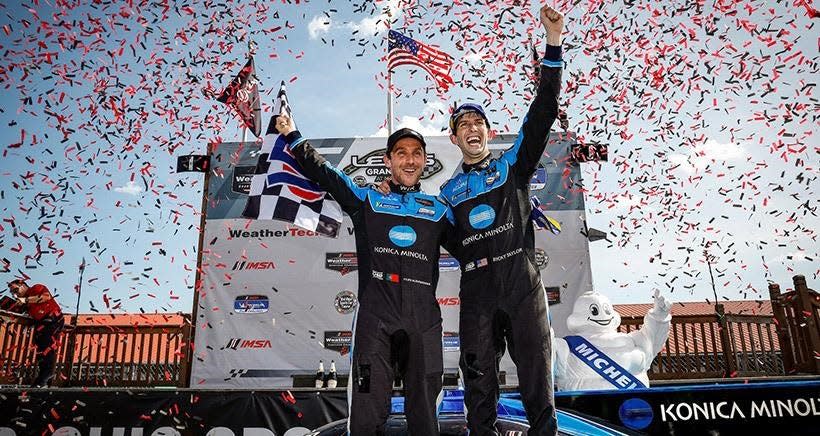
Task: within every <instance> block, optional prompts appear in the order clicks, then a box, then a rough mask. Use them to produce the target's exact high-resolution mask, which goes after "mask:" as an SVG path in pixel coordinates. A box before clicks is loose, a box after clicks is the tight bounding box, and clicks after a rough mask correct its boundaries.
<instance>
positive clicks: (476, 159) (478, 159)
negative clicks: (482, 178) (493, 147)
mask: <svg viewBox="0 0 820 436" xmlns="http://www.w3.org/2000/svg"><path fill="white" fill-rule="evenodd" d="M489 155H490V150H486V151H485V152H484V153H482V154H481V155H480V156H478V157H469V156H462V160H463V161H464V163H465V164H467V165H472V164H476V163H479V162H481V161H483V160H484V159H486V158H487V156H489Z"/></svg>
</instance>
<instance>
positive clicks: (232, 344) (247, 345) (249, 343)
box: [223, 338, 273, 350]
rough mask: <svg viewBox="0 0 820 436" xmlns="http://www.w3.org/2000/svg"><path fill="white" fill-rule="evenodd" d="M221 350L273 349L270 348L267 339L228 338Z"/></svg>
mask: <svg viewBox="0 0 820 436" xmlns="http://www.w3.org/2000/svg"><path fill="white" fill-rule="evenodd" d="M223 348H224V349H225V350H245V349H263V348H273V346H271V343H270V340H268V339H243V338H230V339H228V343H227V344H225V346H224V347H223Z"/></svg>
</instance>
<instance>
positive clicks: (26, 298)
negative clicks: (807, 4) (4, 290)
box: [8, 279, 65, 387]
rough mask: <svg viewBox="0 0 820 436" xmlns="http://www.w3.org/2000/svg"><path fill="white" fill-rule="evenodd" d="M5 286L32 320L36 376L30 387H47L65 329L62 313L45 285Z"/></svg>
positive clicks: (16, 282) (20, 283) (17, 282)
mask: <svg viewBox="0 0 820 436" xmlns="http://www.w3.org/2000/svg"><path fill="white" fill-rule="evenodd" d="M8 286H9V290H10V291H11V293H12V294H14V296H15V297H16V298H17V301H19V302H20V303H21V304H23V305H25V307H26V311H27V312H28V315H29V316H30V317H31V318H32V319H33V320H34V346H35V348H36V349H37V352H36V361H37V366H38V372H37V377H36V378H35V379H34V382H33V383H32V384H31V386H32V387H46V386H48V385H49V383H51V379H52V378H53V377H54V369H55V366H56V363H57V352H58V351H59V348H60V340H59V339H60V332H61V331H62V330H63V327H64V326H65V319H64V318H63V311H62V309H60V305H59V304H57V301H56V300H55V299H54V297H53V296H52V295H51V292H49V290H48V288H47V287H45V285H42V284H39V283H38V284H36V285H34V286H31V287H29V285H28V283H26V281H25V280H20V279H17V280H13V281H11V282H9V284H8Z"/></svg>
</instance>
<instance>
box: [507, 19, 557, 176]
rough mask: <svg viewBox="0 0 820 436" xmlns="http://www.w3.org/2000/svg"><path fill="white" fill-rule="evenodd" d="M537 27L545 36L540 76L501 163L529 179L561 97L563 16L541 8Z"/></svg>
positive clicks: (542, 150) (553, 120) (536, 164)
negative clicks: (527, 108) (541, 28)
mask: <svg viewBox="0 0 820 436" xmlns="http://www.w3.org/2000/svg"><path fill="white" fill-rule="evenodd" d="M540 15H541V24H542V25H543V26H544V29H545V30H546V32H547V49H546V52H545V55H544V59H543V60H541V67H540V70H541V75H540V78H539V81H538V90H537V91H536V95H535V99H534V100H533V102H532V104H531V105H530V109H529V111H528V112H527V116H526V117H525V118H524V122H523V124H522V125H521V129H520V130H519V132H518V137H517V138H516V140H515V143H514V144H513V146H512V148H510V149H509V150H507V151H506V152H504V155H503V156H502V159H504V160H507V161H508V162H509V163H510V164H513V165H515V167H516V168H517V170H518V171H517V173H518V174H519V175H520V176H521V177H527V178H528V177H531V176H532V173H533V171H535V168H536V167H537V166H538V161H539V160H540V159H541V155H542V154H543V153H544V148H545V147H546V145H547V139H549V132H550V127H551V126H552V124H553V123H554V122H555V119H556V118H557V117H558V96H559V95H560V93H561V74H562V72H563V60H562V59H561V32H563V29H564V16H563V15H562V14H561V13H560V12H558V11H556V10H555V9H552V8H551V7H549V6H544V7H542V8H541V14H540Z"/></svg>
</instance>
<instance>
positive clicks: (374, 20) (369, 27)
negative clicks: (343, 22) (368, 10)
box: [347, 0, 402, 37]
mask: <svg viewBox="0 0 820 436" xmlns="http://www.w3.org/2000/svg"><path fill="white" fill-rule="evenodd" d="M401 3H402V1H401V0H388V1H387V2H385V5H384V7H383V8H382V12H381V13H380V14H377V15H374V16H372V17H366V18H363V19H361V20H360V21H353V22H350V23H347V27H349V28H350V29H351V30H353V31H356V30H358V31H359V33H361V34H362V36H363V37H364V36H374V35H376V34H378V33H380V32H382V31H384V30H386V29H387V25H388V23H389V22H390V17H398V16H399V15H400V14H401V11H402V7H401Z"/></svg>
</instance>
